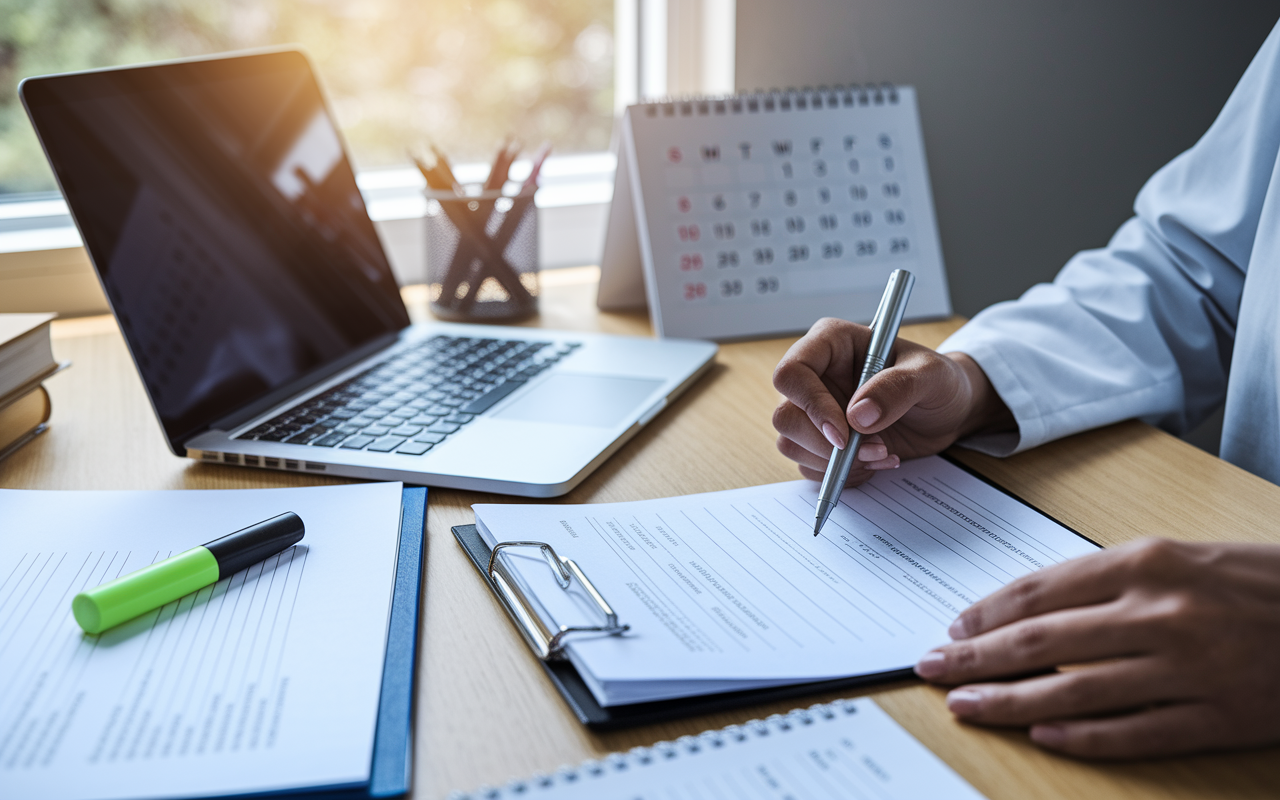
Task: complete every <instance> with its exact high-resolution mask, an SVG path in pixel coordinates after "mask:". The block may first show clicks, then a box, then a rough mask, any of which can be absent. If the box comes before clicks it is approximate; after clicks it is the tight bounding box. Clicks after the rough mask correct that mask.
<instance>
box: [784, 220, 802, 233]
mask: <svg viewBox="0 0 1280 800" xmlns="http://www.w3.org/2000/svg"><path fill="white" fill-rule="evenodd" d="M786 226H787V233H804V217H787V220H786Z"/></svg>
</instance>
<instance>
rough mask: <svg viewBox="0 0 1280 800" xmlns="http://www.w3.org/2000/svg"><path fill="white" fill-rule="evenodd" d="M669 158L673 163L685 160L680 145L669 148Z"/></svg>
mask: <svg viewBox="0 0 1280 800" xmlns="http://www.w3.org/2000/svg"><path fill="white" fill-rule="evenodd" d="M667 160H668V161H670V162H671V163H672V164H679V163H680V162H681V161H683V160H684V156H683V155H682V154H681V153H680V148H679V147H672V148H668V150H667Z"/></svg>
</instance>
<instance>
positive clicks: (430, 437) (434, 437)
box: [413, 432, 445, 444]
mask: <svg viewBox="0 0 1280 800" xmlns="http://www.w3.org/2000/svg"><path fill="white" fill-rule="evenodd" d="M444 439H445V435H444V434H443V433H430V432H428V433H420V434H418V435H417V436H415V437H413V440H414V441H415V442H426V443H427V444H440V443H441V442H443V441H444Z"/></svg>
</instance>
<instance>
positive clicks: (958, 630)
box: [947, 617, 969, 641]
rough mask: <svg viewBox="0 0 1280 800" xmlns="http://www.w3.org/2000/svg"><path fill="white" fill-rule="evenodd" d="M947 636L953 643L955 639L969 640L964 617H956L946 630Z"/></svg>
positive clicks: (967, 627)
mask: <svg viewBox="0 0 1280 800" xmlns="http://www.w3.org/2000/svg"><path fill="white" fill-rule="evenodd" d="M947 635H948V636H950V637H951V639H952V640H953V641H954V640H956V639H968V638H969V626H968V625H967V624H966V623H965V621H964V617H956V619H955V622H952V623H951V627H950V628H947Z"/></svg>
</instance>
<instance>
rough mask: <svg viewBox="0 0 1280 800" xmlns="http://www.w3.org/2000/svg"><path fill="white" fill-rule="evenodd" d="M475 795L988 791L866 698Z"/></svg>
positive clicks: (498, 799)
mask: <svg viewBox="0 0 1280 800" xmlns="http://www.w3.org/2000/svg"><path fill="white" fill-rule="evenodd" d="M473 797H474V798H476V800H479V798H485V800H506V799H507V798H517V797H519V798H529V799H530V800H729V799H730V798H733V800H774V799H775V798H802V797H803V798H806V800H943V799H944V798H945V800H981V798H982V795H980V794H979V793H978V792H977V791H975V790H974V789H973V787H972V786H970V785H969V784H967V783H965V781H964V779H962V778H961V777H960V776H959V775H956V774H955V773H954V772H952V771H951V769H950V768H949V767H947V765H946V764H944V763H943V762H942V761H940V760H939V759H938V757H937V756H935V755H934V754H933V753H931V752H929V751H928V750H927V749H926V748H925V747H924V746H923V745H921V744H920V742H918V741H916V740H915V739H914V738H913V737H912V736H911V734H909V733H907V732H906V731H905V730H903V729H902V727H901V726H899V725H898V723H896V722H894V721H893V719H892V718H891V717H890V716H889V715H888V714H886V713H884V711H882V710H881V709H880V707H879V706H877V705H876V704H875V703H873V702H872V701H871V700H869V699H866V698H863V699H860V700H852V701H843V702H838V703H830V704H827V705H825V706H814V707H813V708H812V709H805V710H799V711H793V712H791V713H790V714H787V715H785V716H780V717H773V718H770V719H769V720H767V721H763V722H762V721H758V720H757V721H753V722H748V723H747V724H745V725H735V726H731V727H729V728H725V729H724V730H719V731H707V732H706V733H704V734H702V735H701V736H696V737H694V736H690V737H686V738H684V739H681V740H679V741H676V742H663V743H660V744H657V745H655V746H653V747H651V748H636V749H635V750H632V751H631V752H630V753H625V754H615V755H612V756H609V757H608V758H606V759H604V760H603V761H598V762H588V763H587V764H583V765H582V766H580V767H578V768H576V769H562V770H560V771H559V772H557V773H556V774H555V775H550V776H546V777H540V778H534V779H532V780H528V781H515V782H513V783H512V784H511V785H509V786H508V787H506V789H505V790H499V791H496V792H494V791H488V790H481V791H479V792H477V793H475V795H473ZM462 800H467V798H466V797H465V796H464V797H463V798H462Z"/></svg>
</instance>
